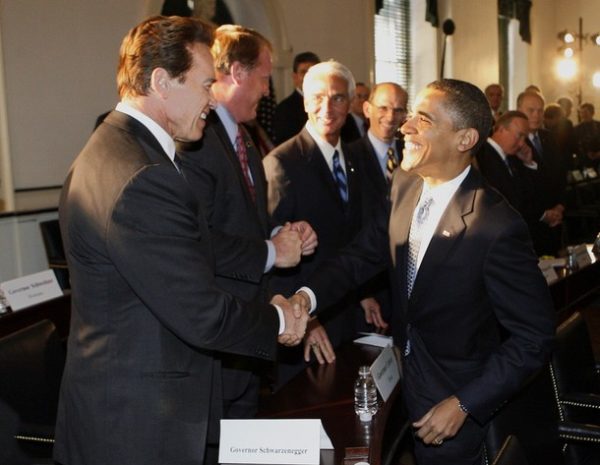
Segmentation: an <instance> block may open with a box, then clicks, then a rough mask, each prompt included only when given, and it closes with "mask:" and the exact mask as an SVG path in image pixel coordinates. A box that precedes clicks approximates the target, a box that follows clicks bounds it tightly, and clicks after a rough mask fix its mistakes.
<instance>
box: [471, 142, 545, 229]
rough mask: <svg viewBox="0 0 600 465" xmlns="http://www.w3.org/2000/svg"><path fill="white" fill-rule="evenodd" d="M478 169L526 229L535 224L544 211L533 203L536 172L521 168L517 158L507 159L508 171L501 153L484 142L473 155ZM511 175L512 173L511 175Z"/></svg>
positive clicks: (536, 179) (522, 166)
mask: <svg viewBox="0 0 600 465" xmlns="http://www.w3.org/2000/svg"><path fill="white" fill-rule="evenodd" d="M476 159H477V167H478V169H479V172H480V173H481V174H482V175H483V177H484V178H485V180H486V181H487V182H488V183H489V184H490V185H491V186H492V187H493V188H494V189H496V190H498V192H500V193H501V194H502V195H503V196H504V197H505V198H506V200H507V201H508V203H509V204H510V205H511V206H512V207H513V208H514V209H515V210H517V211H518V212H519V213H520V214H521V216H522V217H523V219H524V220H525V222H526V223H527V225H528V226H531V225H532V224H533V223H537V222H538V221H539V219H540V218H541V216H542V214H543V213H544V212H543V211H540V209H539V208H536V205H535V204H534V202H533V199H534V196H535V189H534V187H535V184H536V183H537V182H539V181H538V175H539V173H538V172H537V170H532V169H529V168H527V167H525V166H524V165H523V163H522V162H521V161H520V160H519V159H517V158H516V157H510V156H509V157H508V162H509V165H510V171H509V170H508V167H507V166H506V164H505V163H504V162H503V161H502V159H501V158H500V154H499V153H498V152H497V151H496V149H495V148H494V147H492V145H491V144H489V143H488V142H486V143H485V144H483V146H482V147H481V150H479V152H478V153H477V155H476ZM511 172H512V174H511Z"/></svg>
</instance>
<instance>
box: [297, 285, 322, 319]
mask: <svg viewBox="0 0 600 465" xmlns="http://www.w3.org/2000/svg"><path fill="white" fill-rule="evenodd" d="M300 291H302V292H305V293H306V295H308V298H309V299H310V311H309V312H308V313H309V314H311V313H313V312H314V311H315V310H316V309H317V296H316V295H315V293H314V292H313V291H312V289H310V288H309V287H306V286H303V287H301V288H300V289H298V290H297V291H296V294H298V292H300Z"/></svg>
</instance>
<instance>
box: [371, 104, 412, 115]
mask: <svg viewBox="0 0 600 465" xmlns="http://www.w3.org/2000/svg"><path fill="white" fill-rule="evenodd" d="M375 108H376V109H377V111H378V112H379V113H388V112H390V111H391V112H392V113H393V114H394V115H395V116H406V114H407V113H408V110H407V109H406V108H391V107H386V106H380V107H375Z"/></svg>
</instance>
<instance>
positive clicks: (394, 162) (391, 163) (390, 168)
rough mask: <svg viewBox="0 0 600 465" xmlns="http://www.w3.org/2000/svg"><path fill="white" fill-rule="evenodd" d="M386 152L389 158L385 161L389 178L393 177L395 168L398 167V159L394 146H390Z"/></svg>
mask: <svg viewBox="0 0 600 465" xmlns="http://www.w3.org/2000/svg"><path fill="white" fill-rule="evenodd" d="M386 153H387V160H386V162H385V166H386V168H387V177H388V179H392V175H393V174H394V170H395V169H396V168H397V167H398V159H397V158H396V153H395V152H394V148H393V147H390V148H388V149H387V152H386Z"/></svg>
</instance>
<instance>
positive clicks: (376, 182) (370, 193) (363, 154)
mask: <svg viewBox="0 0 600 465" xmlns="http://www.w3.org/2000/svg"><path fill="white" fill-rule="evenodd" d="M348 148H349V149H350V150H351V151H352V152H353V153H354V157H355V158H359V157H360V160H361V163H362V165H363V171H364V176H363V177H362V179H363V180H364V186H363V192H364V193H365V194H364V195H363V201H365V200H366V201H367V202H368V204H369V205H368V207H367V211H368V212H369V213H370V215H369V216H371V214H373V212H375V211H376V210H375V209H373V204H372V202H373V201H375V200H377V199H378V200H379V201H384V202H387V201H388V200H389V195H390V183H389V182H388V180H387V177H386V176H385V175H384V174H383V172H382V171H381V167H380V165H379V159H378V158H377V154H376V153H375V149H374V148H373V144H371V141H370V140H369V137H368V136H367V135H365V136H364V137H361V138H360V139H358V140H356V141H354V142H352V143H351V144H349V145H348ZM403 149H404V142H403V141H401V140H399V139H397V140H396V154H397V155H398V161H399V162H402V150H403Z"/></svg>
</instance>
